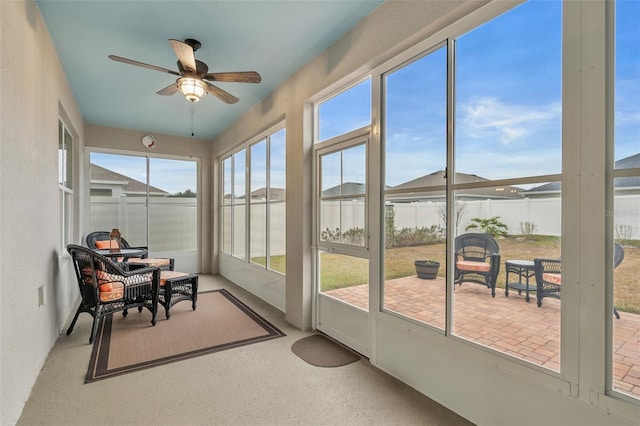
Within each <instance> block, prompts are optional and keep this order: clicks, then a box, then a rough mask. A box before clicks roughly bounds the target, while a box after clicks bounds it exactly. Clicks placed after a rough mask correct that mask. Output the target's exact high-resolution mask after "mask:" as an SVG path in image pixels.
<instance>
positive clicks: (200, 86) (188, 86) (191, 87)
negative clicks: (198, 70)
mask: <svg viewBox="0 0 640 426" xmlns="http://www.w3.org/2000/svg"><path fill="white" fill-rule="evenodd" d="M177 84H178V90H179V91H180V93H182V94H183V95H184V96H185V97H186V98H187V99H188V100H190V101H191V102H198V101H199V100H200V99H201V98H204V97H205V96H206V95H207V85H206V84H205V83H204V82H203V81H202V80H198V79H197V78H192V77H181V78H179V79H178V81H177Z"/></svg>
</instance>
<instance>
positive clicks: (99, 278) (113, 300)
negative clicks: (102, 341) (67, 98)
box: [67, 244, 160, 343]
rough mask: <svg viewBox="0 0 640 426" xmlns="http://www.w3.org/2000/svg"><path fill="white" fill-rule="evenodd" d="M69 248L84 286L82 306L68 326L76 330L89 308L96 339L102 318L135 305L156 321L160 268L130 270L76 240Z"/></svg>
mask: <svg viewBox="0 0 640 426" xmlns="http://www.w3.org/2000/svg"><path fill="white" fill-rule="evenodd" d="M67 251H68V252H69V254H70V255H71V257H72V258H73V265H74V269H75V272H76V278H77V279H78V287H79V289H80V296H81V298H82V300H81V301H80V306H78V310H77V311H76V314H75V316H74V317H73V321H71V325H70V326H69V329H68V330H67V335H70V334H71V332H72V331H73V327H74V326H75V324H76V321H77V319H78V316H79V315H80V313H81V312H87V313H89V314H91V316H93V326H92V328H91V335H90V336H89V343H91V342H93V339H94V337H95V335H96V331H97V328H98V320H99V319H100V318H102V317H105V316H107V315H111V314H113V313H114V312H119V311H122V312H123V315H125V316H126V315H127V310H128V309H131V308H138V311H142V308H147V309H148V310H149V311H151V315H152V317H151V324H152V325H156V314H157V312H158V297H159V292H160V269H159V268H157V267H148V268H139V269H136V270H134V271H126V270H124V269H122V268H121V267H120V266H118V264H116V263H114V262H112V261H111V260H109V259H108V258H106V257H104V256H101V255H99V254H97V253H96V252H95V251H93V250H91V249H88V248H86V247H81V246H78V245H75V244H69V245H68V246H67Z"/></svg>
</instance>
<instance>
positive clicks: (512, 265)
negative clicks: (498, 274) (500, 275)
mask: <svg viewBox="0 0 640 426" xmlns="http://www.w3.org/2000/svg"><path fill="white" fill-rule="evenodd" d="M504 266H505V270H506V271H507V277H506V280H505V281H506V282H505V286H504V295H505V296H509V289H510V288H514V289H516V290H518V294H522V290H524V291H525V298H524V300H526V301H527V302H528V301H529V292H530V291H536V284H535V283H533V284H531V286H530V285H529V278H531V277H533V276H535V270H534V264H533V262H532V261H530V260H507V261H506V262H505V263H504ZM510 273H511V274H517V275H518V282H515V281H514V282H509V274H510ZM523 277H524V278H525V282H524V283H523V282H522V278H523Z"/></svg>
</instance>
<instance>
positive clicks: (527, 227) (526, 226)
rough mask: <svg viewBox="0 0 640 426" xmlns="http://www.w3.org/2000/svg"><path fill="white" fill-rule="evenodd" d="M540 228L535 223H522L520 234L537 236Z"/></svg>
mask: <svg viewBox="0 0 640 426" xmlns="http://www.w3.org/2000/svg"><path fill="white" fill-rule="evenodd" d="M537 228H538V226H537V225H536V224H535V223H533V222H520V234H522V235H524V236H527V237H530V236H532V235H533V234H535V232H536V229H537Z"/></svg>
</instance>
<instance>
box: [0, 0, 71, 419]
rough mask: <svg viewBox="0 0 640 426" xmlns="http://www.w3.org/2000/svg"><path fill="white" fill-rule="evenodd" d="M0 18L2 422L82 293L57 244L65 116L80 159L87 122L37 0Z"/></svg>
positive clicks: (11, 5) (20, 400)
mask: <svg viewBox="0 0 640 426" xmlns="http://www.w3.org/2000/svg"><path fill="white" fill-rule="evenodd" d="M0 23H1V25H0V28H1V29H0V40H1V51H2V55H1V56H0V72H1V74H0V87H1V90H2V96H1V97H0V108H1V109H0V117H1V118H0V120H1V121H0V123H1V124H0V159H1V161H2V167H1V168H0V199H1V200H2V201H1V202H2V206H1V209H0V277H1V280H2V282H1V285H0V292H1V293H0V295H1V296H0V312H1V314H0V315H1V326H2V331H1V335H0V346H1V347H2V357H1V361H0V366H1V370H0V374H1V377H2V379H1V380H0V386H1V391H2V400H1V404H0V405H1V407H2V410H1V414H0V415H1V418H0V424H3V425H11V424H14V423H15V422H16V420H17V419H18V416H19V415H20V412H21V411H22V406H23V404H24V401H25V400H26V399H27V397H28V396H29V392H30V391H31V387H32V386H33V383H34V382H35V379H36V377H37V375H38V373H39V372H40V369H41V367H42V365H43V363H44V361H45V359H46V357H47V355H48V353H49V350H50V349H51V347H52V346H53V344H54V343H55V341H56V338H57V337H58V333H59V331H60V329H61V328H62V327H63V326H64V322H65V321H66V319H67V317H68V315H69V313H70V311H71V310H72V309H73V303H74V302H75V300H76V298H77V290H76V284H75V283H74V281H73V280H69V279H68V276H69V272H70V269H69V262H68V258H67V257H65V256H60V254H61V253H60V250H59V245H60V243H59V241H60V213H59V208H58V205H59V190H58V183H57V182H58V170H57V167H58V165H57V164H58V116H59V115H60V114H62V115H63V116H65V115H66V117H67V118H68V124H69V126H70V127H71V128H72V130H73V131H74V132H75V136H76V140H77V142H78V143H77V145H76V147H75V148H76V153H75V155H76V158H77V152H78V151H80V150H81V149H82V139H83V123H82V117H81V116H80V113H79V111H78V109H77V106H76V103H75V100H74V98H73V94H72V93H71V90H70V88H69V86H68V84H67V81H66V78H65V76H64V73H63V71H62V67H61V66H60V63H59V61H58V59H57V57H56V53H55V50H54V48H53V44H52V42H51V40H50V38H49V35H48V32H47V29H46V27H45V25H44V23H43V21H42V19H41V16H40V13H39V11H38V8H37V6H36V5H35V3H34V2H25V1H2V2H0ZM62 111H64V112H62ZM74 184H76V187H77V178H76V182H74ZM42 286H43V290H44V302H45V303H44V305H42V306H39V303H38V300H39V298H38V288H39V287H42Z"/></svg>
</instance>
